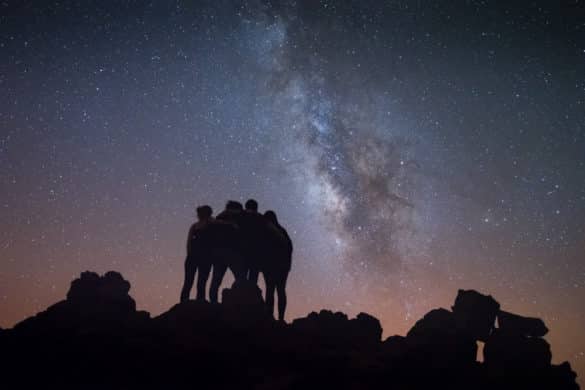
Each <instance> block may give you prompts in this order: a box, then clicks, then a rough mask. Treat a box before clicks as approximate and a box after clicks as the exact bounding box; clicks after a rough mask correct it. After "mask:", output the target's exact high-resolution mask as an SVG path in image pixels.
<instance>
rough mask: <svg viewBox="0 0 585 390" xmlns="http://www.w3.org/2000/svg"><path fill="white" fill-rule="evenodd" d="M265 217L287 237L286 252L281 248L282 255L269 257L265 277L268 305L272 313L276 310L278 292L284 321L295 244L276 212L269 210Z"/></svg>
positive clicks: (281, 315) (280, 316) (279, 312)
mask: <svg viewBox="0 0 585 390" xmlns="http://www.w3.org/2000/svg"><path fill="white" fill-rule="evenodd" d="M264 217H265V218H266V219H267V220H268V221H269V222H270V223H271V224H272V226H273V227H274V228H276V229H277V230H278V232H279V233H280V234H281V235H282V237H284V239H285V243H286V245H285V248H284V253H282V252H281V251H280V250H278V251H277V253H280V254H282V256H276V257H275V258H273V259H269V262H268V264H267V265H266V267H265V270H264V279H265V281H266V298H265V299H266V306H267V307H268V310H269V311H270V314H272V313H273V312H274V291H275V290H276V293H277V294H278V319H279V320H280V321H284V313H285V311H286V281H287V279H288V274H289V272H290V269H291V263H292V252H293V244H292V240H291V239H290V236H289V235H288V232H287V231H286V229H285V228H283V227H282V226H281V225H280V224H279V223H278V218H277V217H276V213H275V212H274V211H272V210H268V211H266V212H265V213H264Z"/></svg>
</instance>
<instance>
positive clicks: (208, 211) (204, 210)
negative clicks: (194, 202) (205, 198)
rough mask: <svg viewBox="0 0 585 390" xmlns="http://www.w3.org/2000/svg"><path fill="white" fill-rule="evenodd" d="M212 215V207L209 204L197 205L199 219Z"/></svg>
mask: <svg viewBox="0 0 585 390" xmlns="http://www.w3.org/2000/svg"><path fill="white" fill-rule="evenodd" d="M212 215H213V209H212V208H211V206H208V205H203V206H199V207H197V218H199V219H209V218H211V216H212Z"/></svg>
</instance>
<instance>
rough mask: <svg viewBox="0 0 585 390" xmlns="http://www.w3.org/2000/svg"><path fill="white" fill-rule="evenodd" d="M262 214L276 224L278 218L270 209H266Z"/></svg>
mask: <svg viewBox="0 0 585 390" xmlns="http://www.w3.org/2000/svg"><path fill="white" fill-rule="evenodd" d="M264 216H265V217H266V219H267V220H269V221H270V222H272V223H273V224H274V225H278V218H276V213H275V212H274V211H272V210H268V211H266V212H265V213H264Z"/></svg>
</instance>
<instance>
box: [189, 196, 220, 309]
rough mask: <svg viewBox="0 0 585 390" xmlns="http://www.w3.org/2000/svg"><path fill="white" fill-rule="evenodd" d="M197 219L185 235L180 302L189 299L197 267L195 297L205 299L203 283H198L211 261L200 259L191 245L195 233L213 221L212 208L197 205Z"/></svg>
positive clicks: (209, 266)
mask: <svg viewBox="0 0 585 390" xmlns="http://www.w3.org/2000/svg"><path fill="white" fill-rule="evenodd" d="M197 219H198V221H197V222H195V223H194V224H193V225H191V228H190V229H189V234H188V236H187V257H186V258H185V281H184V283H183V288H182V290H181V302H185V301H188V300H189V294H190V293H191V288H193V282H194V281H195V273H196V272H197V270H198V269H199V274H200V277H199V280H198V282H197V299H205V284H204V283H203V285H202V286H200V284H202V283H199V281H200V280H202V279H205V281H207V277H205V278H202V277H201V274H205V275H209V271H210V269H211V263H210V262H209V261H205V259H202V258H201V256H200V253H199V255H198V256H195V251H194V250H193V245H195V243H196V238H197V234H198V233H199V232H200V231H201V230H203V229H204V228H205V227H206V226H208V225H209V224H210V223H213V221H214V218H213V209H212V208H211V207H210V206H208V205H204V206H200V207H197Z"/></svg>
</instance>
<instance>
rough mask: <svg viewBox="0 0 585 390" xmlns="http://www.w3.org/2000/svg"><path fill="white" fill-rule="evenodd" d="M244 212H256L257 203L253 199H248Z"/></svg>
mask: <svg viewBox="0 0 585 390" xmlns="http://www.w3.org/2000/svg"><path fill="white" fill-rule="evenodd" d="M246 211H252V212H255V213H257V212H258V202H257V201H256V200H254V199H248V200H247V201H246Z"/></svg>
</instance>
